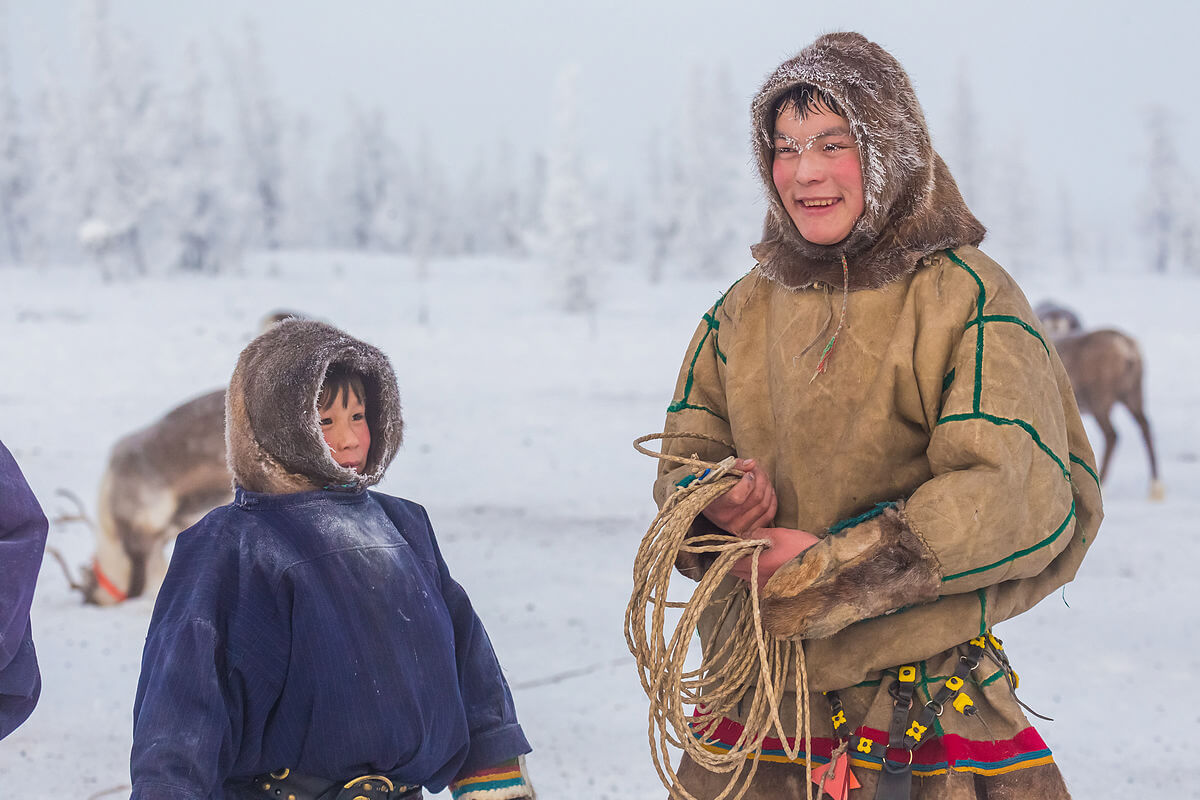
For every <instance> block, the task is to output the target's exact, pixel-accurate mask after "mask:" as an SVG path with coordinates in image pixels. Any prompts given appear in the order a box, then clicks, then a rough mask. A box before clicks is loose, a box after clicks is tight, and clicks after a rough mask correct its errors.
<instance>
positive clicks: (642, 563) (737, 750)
mask: <svg viewBox="0 0 1200 800" xmlns="http://www.w3.org/2000/svg"><path fill="white" fill-rule="evenodd" d="M677 438H680V439H704V440H708V441H713V442H717V443H719V444H722V445H725V446H726V447H729V449H730V450H732V449H733V447H732V446H731V445H729V444H728V443H726V442H721V441H720V440H719V439H714V438H712V437H709V436H703V435H696V434H684V433H675V434H666V433H663V434H650V435H648V436H642V437H640V438H639V439H637V440H636V441H635V442H634V443H633V446H634V447H635V448H636V449H637V450H638V452H641V453H645V454H646V455H649V456H653V457H655V458H659V459H663V460H668V461H673V462H677V463H679V464H686V465H689V466H693V467H696V469H697V472H696V478H695V479H694V480H692V481H690V482H687V483H686V485H683V486H679V487H677V488H676V490H675V492H674V493H673V494H672V495H671V496H670V497H668V498H667V500H666V502H665V503H663V506H662V510H660V511H659V512H658V516H656V517H655V518H654V522H652V523H651V524H650V529H649V530H648V531H647V532H646V536H645V537H644V538H643V539H642V542H641V545H640V546H639V547H638V553H637V558H636V559H635V561H634V566H633V594H632V596H631V597H630V598H629V607H628V608H627V609H626V612H625V640H626V643H627V644H628V645H629V651H630V652H631V653H632V654H633V656H634V658H636V659H637V665H638V673H639V677H640V678H641V681H642V689H643V690H644V691H645V692H646V695H647V697H648V698H649V699H650V727H649V737H650V753H651V757H652V758H653V760H654V768H655V770H657V772H658V776H659V778H660V779H661V780H662V782H663V785H664V786H666V787H667V789H668V791H669V792H670V794H671V797H672V798H681V799H682V800H698V798H696V797H695V796H693V795H692V794H691V793H690V792H688V791H687V789H685V788H684V787H683V786H681V785H680V784H679V781H678V779H677V776H676V773H675V771H674V770H673V769H672V767H671V763H670V759H669V757H668V755H667V746H668V745H673V746H675V747H677V748H680V749H682V750H683V751H684V752H685V753H686V754H687V755H688V756H689V757H690V758H691V759H692V760H693V761H695V762H696V763H697V764H698V765H699V766H702V767H704V768H706V769H708V770H710V771H712V772H729V773H732V774H731V775H730V778H729V784H728V785H727V786H726V788H725V789H724V790H723V791H722V792H721V794H720V795H718V796H717V797H716V798H714V799H713V800H725V798H727V797H729V798H730V800H739V799H740V798H741V797H742V796H743V795H744V794H745V793H746V791H747V790H748V789H749V788H750V784H751V781H752V780H753V779H754V773H755V772H756V771H757V769H758V756H759V755H761V753H762V746H763V739H764V738H765V737H766V736H767V735H768V734H771V733H772V732H774V734H775V736H777V737H778V738H779V740H780V741H781V742H782V743H783V749H784V752H785V753H786V754H787V757H788V758H789V759H792V760H795V759H797V758H799V756H800V753H801V752H804V754H805V765H806V767H805V771H806V775H805V779H806V780H805V782H806V784H807V787H808V798H809V800H812V797H813V793H812V792H813V784H812V762H811V759H810V758H809V757H808V751H809V749H810V746H809V742H810V739H811V728H810V722H809V708H808V670H807V668H806V665H805V660H804V648H803V645H802V643H801V642H800V641H799V640H796V641H793V640H788V639H778V638H776V637H774V636H769V635H765V634H764V633H763V628H762V619H761V616H760V614H759V600H758V559H759V554H760V553H761V552H762V551H763V549H764V548H766V547H768V546H769V545H770V542H769V541H768V540H766V539H743V538H741V537H738V536H734V535H732V534H726V533H713V534H699V535H694V536H689V535H688V533H689V531H690V530H691V527H692V521H693V520H694V519H695V518H696V516H697V515H698V514H700V512H701V511H702V510H703V509H704V508H705V507H706V506H707V505H708V504H709V503H711V502H712V501H713V500H715V499H716V498H718V497H720V496H721V495H722V494H724V493H725V492H727V491H728V490H729V489H731V488H732V487H733V486H734V485H735V484H736V483H737V482H738V478H739V477H740V476H741V474H742V473H740V472H739V471H737V470H735V469H733V464H734V462H735V457H734V456H730V457H729V458H726V459H725V460H724V461H722V462H720V463H719V464H713V463H710V462H707V461H701V460H699V459H697V458H690V459H689V458H680V457H677V456H672V455H667V454H664V453H656V452H654V451H652V450H648V449H646V448H644V447H642V444H643V443H645V442H648V441H651V440H654V439H664V440H665V439H677ZM680 553H695V554H707V555H708V556H709V557H712V558H713V559H714V560H713V562H712V564H711V565H710V566H709V567H708V569H707V570H706V571H705V573H704V576H703V577H702V578H701V579H700V582H699V584H698V585H697V586H696V589H695V591H694V592H693V593H692V596H691V598H690V599H689V600H688V601H687V602H686V603H678V602H670V601H668V600H667V592H668V589H669V587H670V583H671V577H672V574H673V572H674V567H675V560H676V557H677V556H678V555H679V554H680ZM746 557H749V558H750V561H751V570H750V573H751V575H752V578H751V583H750V584H749V585H747V584H745V583H743V582H740V581H739V582H738V585H737V586H736V587H735V588H734V589H733V590H732V591H729V592H727V593H725V594H724V595H723V596H721V597H717V598H715V599H714V594H716V592H717V589H718V587H719V586H720V585H721V583H722V582H723V581H724V580H725V577H726V576H727V575H728V574H729V572H730V570H731V569H732V568H733V566H734V565H735V564H736V563H737V562H738V561H739V560H741V559H742V558H746ZM709 606H720V611H719V616H718V619H717V622H716V625H714V626H713V631H714V641H709V642H704V643H703V645H704V659H703V664H702V665H701V667H700V668H699V669H695V670H686V669H685V665H684V662H685V661H686V659H687V655H688V646H689V644H690V643H691V641H692V632H693V631H694V630H695V629H696V625H697V623H698V622H699V621H700V616H701V614H702V613H703V612H704V611H705V609H706V608H708V607H709ZM669 608H670V609H682V614H681V616H680V618H679V621H678V622H677V623H676V625H675V628H674V630H673V631H672V633H671V638H670V641H669V642H668V641H667V640H666V634H665V632H664V627H665V626H666V617H667V609H669ZM726 629H728V631H729V635H728V637H727V638H725V639H724V641H720V642H717V641H715V637H716V636H718V635H720V633H721V632H723V631H725V630H726ZM789 672H790V673H792V675H793V681H794V684H793V690H794V691H795V694H796V720H795V728H793V730H797V731H798V730H801V729H803V731H804V737H803V739H800V738H797V739H796V740H795V742H794V743H793V744H792V745H791V746H789V744H788V737H787V735H786V732H785V730H784V727H783V723H782V722H781V720H780V718H779V705H780V700H781V699H782V697H783V693H784V691H785V689H784V683H785V681H786V680H787V676H788V674H789ZM751 689H753V690H754V691H753V692H752V693H751V692H750V690H751ZM747 694H751V695H752V699H751V700H750V703H749V710H748V711H746V710H745V709H742V714H741V715H742V716H744V727H743V730H742V734H741V736H740V737H739V738H738V740H737V742H736V743H735V744H734V745H733V747H732V748H729V749H725V747H726V746H725V745H721V746H720V747H718V746H717V745H716V744H715V743H714V740H713V737H714V736H715V734H716V729H717V725H718V723H720V721H721V720H722V719H724V718H725V717H726V716H732V715H733V713H734V712H735V709H736V708H737V707H738V705H739V703H740V702H741V701H742V700H743V699H744V698H745V697H746V695H747ZM688 706H695V713H694V714H692V715H689V713H688V711H687V709H686V708H685V707H688ZM802 741H803V743H804V747H803V748H801V742H802Z"/></svg>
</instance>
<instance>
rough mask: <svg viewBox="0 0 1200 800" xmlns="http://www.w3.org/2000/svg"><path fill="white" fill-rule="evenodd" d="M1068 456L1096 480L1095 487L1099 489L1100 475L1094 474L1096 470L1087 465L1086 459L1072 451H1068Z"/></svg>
mask: <svg viewBox="0 0 1200 800" xmlns="http://www.w3.org/2000/svg"><path fill="white" fill-rule="evenodd" d="M1068 456H1069V458H1070V459H1071V460H1072V461H1074V462H1075V463H1076V464H1078V465H1079V466H1081V467H1083V469H1084V471H1085V472H1087V474H1088V475H1091V476H1092V480H1094V481H1095V482H1096V488H1097V489H1099V488H1100V476H1099V475H1097V474H1096V470H1094V469H1092V468H1091V467H1089V466H1088V463H1087V462H1086V461H1084V460H1083V459H1082V458H1080V457H1079V456H1077V455H1075V454H1074V453H1069V454H1068Z"/></svg>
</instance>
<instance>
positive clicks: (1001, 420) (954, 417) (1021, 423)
mask: <svg viewBox="0 0 1200 800" xmlns="http://www.w3.org/2000/svg"><path fill="white" fill-rule="evenodd" d="M972 419H981V420H983V421H984V422H990V423H992V424H993V425H1016V426H1017V427H1018V428H1020V429H1021V430H1023V431H1025V432H1026V433H1028V434H1029V438H1031V439H1033V443H1034V444H1036V445H1037V446H1038V447H1039V448H1041V450H1042V452H1044V453H1045V454H1046V455H1048V456H1050V458H1051V459H1053V460H1054V463H1055V464H1057V465H1058V469H1059V470H1060V471H1061V472H1062V474H1063V477H1064V478H1066V480H1067V483H1070V482H1071V471H1070V470H1069V469H1067V465H1066V464H1064V463H1063V462H1062V459H1061V458H1059V457H1058V456H1057V455H1055V454H1054V451H1053V450H1051V449H1050V447H1049V445H1047V444H1046V443H1045V442H1043V441H1042V437H1041V434H1039V433H1038V432H1037V428H1035V427H1033V426H1032V425H1030V424H1029V423H1028V422H1026V421H1025V420H1023V419H1008V418H1007V417H997V416H995V415H993V414H984V413H982V412H976V413H974V414H951V415H950V416H948V417H942V418H941V419H939V420H938V422H937V424H938V425H941V424H942V423H944V422H964V421H966V420H972Z"/></svg>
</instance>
